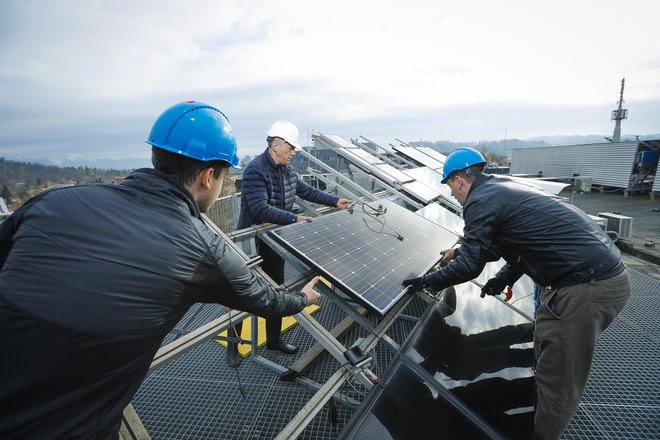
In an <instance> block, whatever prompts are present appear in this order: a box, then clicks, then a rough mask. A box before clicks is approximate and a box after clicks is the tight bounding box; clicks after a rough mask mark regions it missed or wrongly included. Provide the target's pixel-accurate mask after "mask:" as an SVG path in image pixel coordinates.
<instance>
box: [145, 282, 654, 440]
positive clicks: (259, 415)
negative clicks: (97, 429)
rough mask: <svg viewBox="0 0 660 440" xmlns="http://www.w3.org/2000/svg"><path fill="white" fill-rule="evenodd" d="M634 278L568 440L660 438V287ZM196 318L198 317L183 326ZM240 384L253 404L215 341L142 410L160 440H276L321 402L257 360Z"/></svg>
mask: <svg viewBox="0 0 660 440" xmlns="http://www.w3.org/2000/svg"><path fill="white" fill-rule="evenodd" d="M630 274H631V283H632V291H633V294H632V296H631V299H630V301H629V303H628V305H627V306H626V308H625V309H624V311H623V312H622V314H621V315H620V317H619V318H618V319H617V320H616V321H615V322H614V323H613V324H612V325H611V326H610V328H609V329H608V330H607V331H606V332H605V333H604V334H603V336H602V337H601V339H600V341H599V343H598V346H597V349H596V354H595V357H594V364H593V367H592V372H591V375H590V377H589V381H588V383H587V388H586V391H585V394H584V397H583V399H582V403H581V405H580V408H579V410H578V413H577V414H576V416H575V418H574V419H573V421H572V422H571V424H570V425H569V427H568V429H567V430H566V433H565V434H564V437H563V438H564V439H570V440H587V439H589V440H592V439H658V438H660V372H659V371H658V359H660V337H659V336H660V327H659V326H658V324H657V323H658V318H657V317H658V316H659V313H660V301H659V300H660V281H657V280H654V279H653V278H650V277H648V276H646V275H643V274H640V273H638V272H635V271H631V272H630ZM196 307H197V306H196ZM205 307H206V308H208V310H204V313H200V314H199V315H198V316H197V317H196V318H195V321H194V322H195V324H194V325H201V323H202V322H201V321H202V320H204V319H206V320H211V319H213V318H215V317H216V316H218V315H220V314H222V312H223V310H224V309H222V308H220V306H205ZM215 307H217V308H215ZM423 309H424V302H423V301H422V300H421V299H419V300H418V299H416V300H415V301H413V303H411V305H410V306H409V307H408V309H407V310H406V311H405V313H404V314H405V315H409V316H413V317H414V316H420V315H421V312H422V311H423ZM192 314H194V310H192V309H191V311H190V312H189V314H188V315H186V317H184V319H183V320H182V322H185V320H186V319H187V318H189V317H190V316H192ZM202 315H205V317H202ZM343 317H344V314H343V312H342V311H341V310H340V309H339V308H338V307H337V306H335V305H334V304H331V303H329V302H328V301H325V302H321V310H320V311H319V312H318V313H317V315H315V318H316V319H317V320H318V321H319V322H320V323H322V324H323V325H324V326H325V327H326V328H330V327H332V326H333V325H334V324H336V323H337V322H339V320H341V319H342V318H343ZM414 325H415V322H414V321H413V320H411V319H409V318H403V317H400V318H399V319H398V320H397V321H396V322H395V324H394V325H393V326H392V327H391V328H390V331H389V332H388V335H389V336H390V337H391V338H392V339H393V340H395V341H396V342H398V343H402V342H403V341H404V340H405V338H406V337H407V335H408V333H409V332H410V331H411V329H412V328H413V326H414ZM365 334H366V331H365V330H364V329H362V328H360V327H358V326H353V327H352V328H351V329H350V330H348V331H347V332H346V333H345V334H344V335H343V336H342V337H341V338H340V340H341V341H342V343H344V344H345V345H350V343H351V342H352V341H354V340H355V339H357V338H359V337H363V336H365ZM285 339H286V340H288V341H291V342H292V343H294V344H297V345H299V346H300V348H301V350H303V351H304V350H305V349H307V348H309V347H310V346H311V345H312V344H313V343H314V340H313V339H312V338H311V336H309V335H308V334H307V333H306V332H305V331H304V330H303V329H302V328H300V327H299V326H296V327H294V328H293V329H292V330H290V331H289V332H288V333H287V334H286V336H285ZM259 354H260V355H262V356H264V357H266V358H269V359H271V360H274V361H276V362H279V363H281V364H282V365H284V366H286V365H288V364H290V363H292V362H293V361H294V360H295V356H280V355H277V354H275V353H273V352H270V351H268V350H263V349H261V350H259ZM373 354H374V355H375V360H376V365H375V366H374V369H373V371H374V373H376V374H382V372H383V371H384V369H385V367H386V366H387V364H388V363H389V362H390V361H391V359H392V357H393V356H392V354H391V352H390V350H389V349H388V348H387V347H385V346H384V344H383V343H379V344H378V345H377V347H376V349H375V350H374V353H373ZM338 367H339V364H338V362H337V361H336V360H335V359H334V358H332V357H330V356H329V355H327V354H323V355H321V357H320V358H319V359H318V360H317V361H316V363H315V364H313V366H312V367H311V368H310V370H309V371H306V372H305V373H304V374H305V376H306V377H308V378H310V379H312V380H315V381H317V382H319V383H321V384H322V383H323V382H324V381H325V380H326V379H327V378H328V377H330V376H331V375H332V373H334V371H336V369H337V368H338ZM239 374H240V381H241V383H242V385H243V386H244V387H245V389H246V391H247V392H246V395H245V397H242V396H241V395H240V393H239V385H238V380H237V376H236V372H235V370H233V369H231V368H228V367H227V366H226V364H225V351H224V348H223V347H221V346H220V345H219V344H217V343H216V342H214V341H208V342H206V343H203V344H201V345H200V346H198V347H197V348H195V349H193V350H192V351H190V352H189V353H187V354H186V355H184V356H182V357H181V358H179V359H177V360H175V361H173V362H171V363H170V364H168V365H166V366H164V367H162V368H160V369H158V370H156V371H155V372H153V373H152V374H151V375H150V376H149V377H148V378H147V379H146V380H145V382H144V384H143V385H142V386H141V387H140V389H139V390H138V392H137V394H136V395H135V398H134V400H133V405H134V407H135V410H136V411H137V413H138V415H139V416H140V419H141V420H142V422H143V423H144V425H145V427H146V429H147V431H148V432H149V434H150V435H151V438H152V439H154V440H159V439H163V440H165V439H167V440H173V439H190V440H193V439H195V440H201V439H271V438H274V437H275V436H277V434H278V433H279V432H280V431H281V430H282V429H283V428H284V427H285V426H286V424H287V423H288V422H289V421H290V420H291V419H292V418H293V417H295V415H296V414H297V413H298V411H299V410H300V409H301V408H302V407H303V406H304V405H305V404H306V403H307V402H308V401H309V400H310V399H311V398H312V396H313V394H314V393H313V392H312V391H311V390H309V389H308V388H306V387H304V386H302V385H300V384H298V383H295V382H283V381H280V380H279V377H278V375H277V374H275V373H273V372H272V371H270V370H268V369H266V368H265V367H263V366H260V365H257V364H256V363H255V362H252V361H250V360H245V361H244V362H243V365H242V366H241V368H240V369H239ZM341 391H344V392H345V394H346V395H348V396H349V397H350V398H352V399H355V400H358V401H360V400H362V398H363V397H364V396H365V392H366V391H365V390H364V389H363V388H361V387H359V386H357V385H353V384H346V385H345V386H344V389H343V390H341ZM336 409H337V423H336V425H333V424H332V423H331V422H330V413H329V410H328V405H326V408H324V410H322V411H321V412H320V413H319V414H318V415H317V416H316V417H315V418H314V420H313V421H312V422H311V423H310V424H309V425H308V426H307V428H306V429H305V430H304V431H303V433H302V434H301V436H300V437H299V438H301V439H309V440H312V439H313V440H322V439H335V438H337V436H338V433H339V432H341V430H342V429H343V427H344V426H345V425H346V423H347V422H348V420H350V418H351V416H352V414H353V412H354V410H352V409H351V408H348V407H346V406H343V405H339V404H337V405H336Z"/></svg>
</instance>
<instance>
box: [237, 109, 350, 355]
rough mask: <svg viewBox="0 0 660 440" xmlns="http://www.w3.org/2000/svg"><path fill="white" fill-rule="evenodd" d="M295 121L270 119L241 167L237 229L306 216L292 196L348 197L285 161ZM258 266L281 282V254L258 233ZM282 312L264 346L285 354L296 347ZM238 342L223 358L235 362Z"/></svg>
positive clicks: (324, 201) (342, 203)
mask: <svg viewBox="0 0 660 440" xmlns="http://www.w3.org/2000/svg"><path fill="white" fill-rule="evenodd" d="M299 136H300V133H299V131H298V127H296V126H295V124H293V123H292V122H290V121H284V120H281V121H276V122H274V123H273V124H272V125H271V126H270V128H269V129H268V132H267V133H266V144H267V146H268V148H267V149H266V151H264V152H263V153H262V154H260V155H259V156H257V157H255V158H254V160H252V162H250V163H249V164H248V166H247V167H246V168H245V171H244V172H243V189H242V191H241V212H240V214H239V216H238V224H237V229H244V228H247V227H250V226H253V225H258V224H262V223H274V224H277V225H289V224H291V223H296V222H303V221H311V220H312V217H309V216H306V215H302V214H295V213H294V212H293V203H294V202H295V200H296V196H297V197H300V198H301V199H303V200H307V201H309V202H312V203H318V204H321V205H326V206H331V207H336V208H339V209H346V208H347V207H348V205H349V204H350V203H351V200H348V199H343V198H339V197H336V196H333V195H332V194H328V193H326V192H323V191H321V190H319V189H317V188H314V187H312V186H310V185H308V184H306V183H305V182H303V181H302V180H301V179H300V177H299V176H298V174H297V173H296V172H295V170H293V168H291V166H290V165H289V162H291V159H293V157H294V156H295V155H296V149H300V142H299V141H298V137H299ZM257 247H258V251H259V255H260V256H261V258H262V260H263V262H262V264H261V267H262V269H263V270H264V272H266V274H268V276H269V277H271V278H272V279H273V281H275V282H276V283H278V284H282V283H283V282H284V260H283V259H282V257H280V256H279V255H278V254H277V253H276V252H275V251H274V250H272V249H271V248H269V247H268V246H267V245H266V244H265V243H264V242H263V241H262V240H260V239H257ZM241 329H242V323H239V324H238V325H236V326H235V329H234V332H235V333H236V334H238V335H240V333H241ZM281 331H282V318H281V317H277V316H274V317H272V318H268V319H266V348H268V349H270V350H278V351H281V352H282V353H285V354H292V353H295V352H296V351H297V347H296V346H295V345H293V344H289V343H287V342H284V341H283V340H282V337H281ZM237 349H238V346H237V345H236V343H235V342H233V341H231V340H230V342H229V344H228V346H227V363H228V364H229V365H230V366H237V365H238V364H239V360H238V357H237Z"/></svg>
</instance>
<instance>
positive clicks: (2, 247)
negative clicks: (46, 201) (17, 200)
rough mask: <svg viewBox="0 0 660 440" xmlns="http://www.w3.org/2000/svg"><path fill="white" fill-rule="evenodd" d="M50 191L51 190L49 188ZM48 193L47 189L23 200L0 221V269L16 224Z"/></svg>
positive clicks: (9, 246) (10, 243)
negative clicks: (12, 211)
mask: <svg viewBox="0 0 660 440" xmlns="http://www.w3.org/2000/svg"><path fill="white" fill-rule="evenodd" d="M51 191H52V190H51ZM46 193H48V190H47V191H42V192H41V193H39V194H38V195H36V196H34V197H32V198H31V199H30V200H28V201H27V202H25V203H24V204H23V205H22V206H21V207H20V208H19V209H17V210H16V211H15V212H14V213H13V214H12V215H10V216H9V218H7V219H6V220H5V221H4V222H2V223H0V270H2V267H3V266H4V265H5V261H6V260H7V256H8V255H9V252H10V251H11V248H12V245H13V241H14V235H15V234H16V231H17V230H18V226H19V225H20V223H21V220H22V219H23V215H24V214H25V213H26V212H27V211H28V210H29V209H30V207H32V206H33V205H34V203H35V202H36V201H37V200H39V199H40V198H42V197H43V196H44V194H46Z"/></svg>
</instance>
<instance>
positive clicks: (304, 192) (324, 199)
mask: <svg viewBox="0 0 660 440" xmlns="http://www.w3.org/2000/svg"><path fill="white" fill-rule="evenodd" d="M296 195H297V196H298V197H300V198H301V199H303V200H307V201H308V202H312V203H318V204H319V205H326V206H332V207H335V206H337V202H338V201H339V197H335V196H333V195H332V194H328V193H327V192H324V191H321V190H320V189H316V188H314V187H313V186H311V185H308V184H306V183H305V182H303V181H302V180H301V179H298V186H297V187H296Z"/></svg>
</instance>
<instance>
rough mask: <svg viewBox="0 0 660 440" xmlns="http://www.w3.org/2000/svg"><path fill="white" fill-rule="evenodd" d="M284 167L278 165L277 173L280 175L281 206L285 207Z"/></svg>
mask: <svg viewBox="0 0 660 440" xmlns="http://www.w3.org/2000/svg"><path fill="white" fill-rule="evenodd" d="M282 169H283V168H282V167H277V174H278V175H279V176H280V198H281V201H280V207H281V209H284V196H285V194H284V175H283V174H282Z"/></svg>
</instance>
